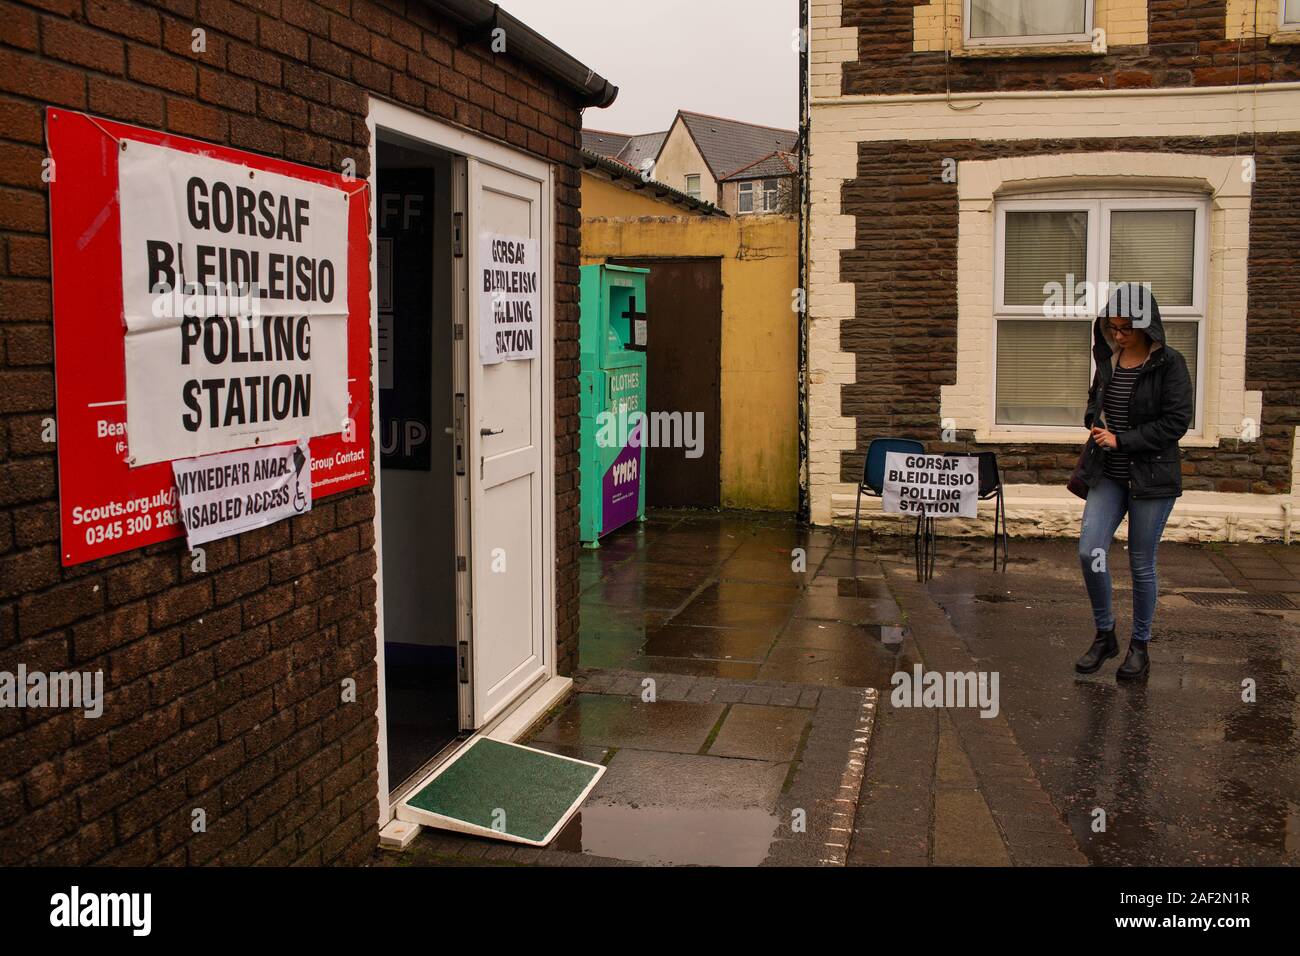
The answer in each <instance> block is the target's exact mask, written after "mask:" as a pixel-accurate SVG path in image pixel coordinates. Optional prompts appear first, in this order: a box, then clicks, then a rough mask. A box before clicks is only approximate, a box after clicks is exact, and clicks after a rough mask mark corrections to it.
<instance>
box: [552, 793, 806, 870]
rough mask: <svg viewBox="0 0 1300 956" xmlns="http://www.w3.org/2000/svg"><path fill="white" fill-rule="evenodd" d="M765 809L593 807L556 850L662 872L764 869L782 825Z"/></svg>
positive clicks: (564, 834) (575, 821) (566, 830)
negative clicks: (679, 868) (710, 868)
mask: <svg viewBox="0 0 1300 956" xmlns="http://www.w3.org/2000/svg"><path fill="white" fill-rule="evenodd" d="M779 822H780V821H779V820H778V819H777V817H776V815H775V814H773V813H769V812H768V811H766V810H763V809H761V808H757V807H753V808H748V809H739V808H737V809H702V808H701V809H696V808H683V807H636V806H627V805H625V804H608V803H587V804H586V805H584V806H583V808H582V810H580V811H579V812H578V814H577V815H576V816H574V818H573V819H572V820H571V821H569V825H568V826H566V827H565V828H564V830H563V831H561V833H560V835H559V836H558V837H556V838H555V842H554V843H553V844H552V845H551V848H552V849H556V850H567V851H569V852H579V853H589V854H592V855H593V856H603V857H610V858H613V859H618V860H631V861H635V862H638V863H650V864H655V865H660V866H758V865H759V864H760V863H762V862H763V860H764V859H766V858H767V853H768V849H769V848H770V847H771V845H772V842H773V840H774V839H775V837H776V830H777V827H778V825H779Z"/></svg>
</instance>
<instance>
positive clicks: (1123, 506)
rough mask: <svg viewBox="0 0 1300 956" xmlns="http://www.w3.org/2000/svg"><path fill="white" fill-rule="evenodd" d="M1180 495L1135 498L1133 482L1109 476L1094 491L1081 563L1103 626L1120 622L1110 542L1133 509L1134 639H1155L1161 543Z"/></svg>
mask: <svg viewBox="0 0 1300 956" xmlns="http://www.w3.org/2000/svg"><path fill="white" fill-rule="evenodd" d="M1176 500H1177V499H1176V498H1136V499H1130V498H1129V493H1128V488H1126V487H1124V486H1123V485H1121V484H1120V483H1119V482H1117V481H1114V480H1112V479H1110V478H1105V477H1103V478H1102V479H1101V481H1100V482H1098V484H1097V487H1095V488H1093V489H1091V490H1090V491H1089V492H1088V503H1087V505H1085V506H1084V509H1083V529H1082V530H1081V531H1080V533H1079V564H1080V565H1081V566H1082V567H1083V581H1084V583H1085V584H1087V585H1088V597H1089V598H1090V599H1091V600H1092V616H1093V619H1094V620H1095V621H1096V623H1097V630H1099V631H1109V630H1111V629H1112V628H1114V626H1115V614H1114V611H1113V610H1112V608H1111V587H1110V543H1111V542H1112V541H1113V540H1114V539H1115V529H1116V528H1118V527H1119V523H1120V521H1122V520H1123V519H1124V513H1125V512H1128V563H1129V568H1130V570H1131V571H1132V572H1133V640H1135V641H1149V640H1151V621H1152V620H1153V619H1154V618H1155V616H1156V546H1157V545H1158V544H1160V536H1161V535H1162V534H1164V530H1165V522H1166V521H1168V520H1169V513H1170V512H1171V511H1173V510H1174V502H1175V501H1176Z"/></svg>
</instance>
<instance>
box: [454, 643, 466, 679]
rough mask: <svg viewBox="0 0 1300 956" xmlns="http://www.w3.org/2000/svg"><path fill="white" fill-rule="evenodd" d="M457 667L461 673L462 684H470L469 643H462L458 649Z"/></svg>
mask: <svg viewBox="0 0 1300 956" xmlns="http://www.w3.org/2000/svg"><path fill="white" fill-rule="evenodd" d="M456 667H457V669H458V670H459V672H460V682H461V683H462V684H468V683H469V641H461V642H460V644H459V645H457V648H456Z"/></svg>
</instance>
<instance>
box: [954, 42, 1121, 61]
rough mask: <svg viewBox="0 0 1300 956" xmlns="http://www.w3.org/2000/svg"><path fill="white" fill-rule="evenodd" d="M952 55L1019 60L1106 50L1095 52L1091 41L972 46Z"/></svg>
mask: <svg viewBox="0 0 1300 956" xmlns="http://www.w3.org/2000/svg"><path fill="white" fill-rule="evenodd" d="M952 55H953V58H954V59H1017V58H1021V57H1034V56H1105V55H1106V50H1105V48H1104V47H1103V48H1102V49H1100V50H1094V49H1093V48H1092V41H1091V40H1081V41H1079V42H1078V43H1043V44H1039V45H1037V46H1035V45H1033V44H1024V45H1021V46H1011V45H1008V46H996V45H989V46H970V47H962V48H961V49H959V50H953V51H952Z"/></svg>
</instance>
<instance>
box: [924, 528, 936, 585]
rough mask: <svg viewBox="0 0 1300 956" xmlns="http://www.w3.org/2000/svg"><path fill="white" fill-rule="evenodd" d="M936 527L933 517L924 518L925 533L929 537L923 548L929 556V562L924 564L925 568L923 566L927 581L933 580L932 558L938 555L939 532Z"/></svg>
mask: <svg viewBox="0 0 1300 956" xmlns="http://www.w3.org/2000/svg"><path fill="white" fill-rule="evenodd" d="M936 528H937V526H936V525H935V523H934V519H933V518H927V519H926V535H927V537H929V539H930V543H929V544H928V545H927V546H926V549H925V550H926V554H927V555H928V556H929V559H930V560H929V563H928V564H927V565H926V568H925V579H926V580H927V581H933V580H934V559H935V556H936V555H938V553H939V533H938V531H937V530H936Z"/></svg>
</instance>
